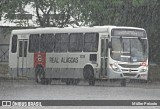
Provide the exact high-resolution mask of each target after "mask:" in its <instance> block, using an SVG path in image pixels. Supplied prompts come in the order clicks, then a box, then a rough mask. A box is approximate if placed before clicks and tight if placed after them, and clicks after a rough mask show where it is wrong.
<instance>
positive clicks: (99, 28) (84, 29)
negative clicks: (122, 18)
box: [12, 25, 144, 34]
mask: <svg viewBox="0 0 160 109" xmlns="http://www.w3.org/2000/svg"><path fill="white" fill-rule="evenodd" d="M112 28H124V29H140V30H144V29H143V28H137V27H125V26H110V25H109V26H94V27H77V28H72V27H65V28H56V27H46V28H36V29H19V30H12V34H31V33H32V34H41V33H85V32H107V31H109V30H110V29H112Z"/></svg>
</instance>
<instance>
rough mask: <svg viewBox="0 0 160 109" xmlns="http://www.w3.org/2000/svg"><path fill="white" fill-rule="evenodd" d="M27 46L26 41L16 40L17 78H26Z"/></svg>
mask: <svg viewBox="0 0 160 109" xmlns="http://www.w3.org/2000/svg"><path fill="white" fill-rule="evenodd" d="M27 45H28V40H26V39H21V40H18V56H17V59H18V61H17V76H18V77H26V76H27V70H26V69H27V58H26V57H27Z"/></svg>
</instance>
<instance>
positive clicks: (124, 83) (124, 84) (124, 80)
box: [121, 79, 126, 87]
mask: <svg viewBox="0 0 160 109" xmlns="http://www.w3.org/2000/svg"><path fill="white" fill-rule="evenodd" d="M121 86H122V87H126V79H122V80H121Z"/></svg>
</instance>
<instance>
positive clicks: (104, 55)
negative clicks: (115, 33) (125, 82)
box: [100, 38, 108, 78]
mask: <svg viewBox="0 0 160 109" xmlns="http://www.w3.org/2000/svg"><path fill="white" fill-rule="evenodd" d="M107 46H108V39H106V38H102V39H101V74H100V78H106V77H107V59H108V47H107Z"/></svg>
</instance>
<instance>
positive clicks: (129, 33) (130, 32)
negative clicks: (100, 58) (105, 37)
mask: <svg viewBox="0 0 160 109" xmlns="http://www.w3.org/2000/svg"><path fill="white" fill-rule="evenodd" d="M111 36H126V37H133V36H135V37H142V38H145V37H146V34H145V31H143V30H135V29H112V31H111Z"/></svg>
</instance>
